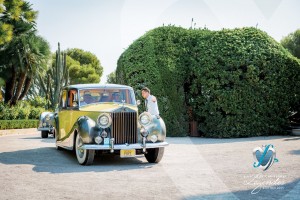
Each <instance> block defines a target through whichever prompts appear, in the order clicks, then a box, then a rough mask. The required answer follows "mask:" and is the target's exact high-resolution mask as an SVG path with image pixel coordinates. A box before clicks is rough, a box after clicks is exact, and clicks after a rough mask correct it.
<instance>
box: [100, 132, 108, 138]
mask: <svg viewBox="0 0 300 200" xmlns="http://www.w3.org/2000/svg"><path fill="white" fill-rule="evenodd" d="M101 136H102V137H103V138H106V137H107V132H106V131H105V130H104V131H103V132H102V133H101Z"/></svg>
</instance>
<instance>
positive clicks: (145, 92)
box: [142, 87, 159, 116]
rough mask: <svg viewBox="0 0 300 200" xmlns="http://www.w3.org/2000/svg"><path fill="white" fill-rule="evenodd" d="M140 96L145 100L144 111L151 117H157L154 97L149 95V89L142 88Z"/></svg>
mask: <svg viewBox="0 0 300 200" xmlns="http://www.w3.org/2000/svg"><path fill="white" fill-rule="evenodd" d="M142 96H143V98H144V99H145V105H146V111H147V112H149V113H150V114H151V115H157V116H159V111H158V105H157V100H156V97H155V96H153V95H151V94H150V89H149V88H147V87H144V88H143V89H142Z"/></svg>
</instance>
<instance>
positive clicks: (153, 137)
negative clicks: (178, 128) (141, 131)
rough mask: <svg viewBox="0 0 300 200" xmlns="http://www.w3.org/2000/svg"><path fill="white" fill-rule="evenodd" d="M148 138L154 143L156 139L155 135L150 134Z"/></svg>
mask: <svg viewBox="0 0 300 200" xmlns="http://www.w3.org/2000/svg"><path fill="white" fill-rule="evenodd" d="M150 140H151V142H153V143H155V142H156V141H157V136H156V135H151V137H150Z"/></svg>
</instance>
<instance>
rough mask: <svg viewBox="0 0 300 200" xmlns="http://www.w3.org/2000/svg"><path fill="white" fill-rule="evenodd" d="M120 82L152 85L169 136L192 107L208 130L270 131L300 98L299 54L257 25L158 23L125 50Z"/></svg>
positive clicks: (225, 133) (182, 128) (182, 130)
mask: <svg viewBox="0 0 300 200" xmlns="http://www.w3.org/2000/svg"><path fill="white" fill-rule="evenodd" d="M116 81H117V82H118V83H121V84H127V85H130V86H132V87H133V88H134V89H135V90H139V89H141V88H142V87H143V86H147V87H149V88H150V89H151V93H152V94H154V95H155V96H157V98H158V105H159V110H160V112H161V116H162V118H163V119H164V120H165V122H166V126H167V132H168V135H169V136H183V135H186V133H187V132H188V128H187V123H188V120H189V119H188V117H187V108H188V107H189V108H192V111H193V112H192V115H191V116H192V117H191V118H192V119H190V120H196V121H197V122H198V123H199V130H200V131H202V132H204V134H205V135H206V136H210V137H245V136H257V135H262V134H268V135H273V134H277V133H280V131H281V126H282V125H284V123H286V122H287V118H288V115H289V112H290V111H293V110H294V108H296V107H297V106H299V104H300V96H299V88H300V63H299V61H298V60H297V59H296V58H295V57H293V56H291V54H289V53H288V52H287V51H286V50H285V49H284V48H283V47H282V46H281V45H280V44H279V43H277V42H276V41H275V40H274V39H272V38H271V37H269V36H268V35H267V34H266V33H264V32H262V31H260V30H259V29H256V28H241V29H234V30H226V29H224V30H222V31H209V30H207V29H204V30H186V29H183V28H178V27H173V26H169V27H160V28H156V29H154V30H151V31H149V32H147V33H146V34H145V35H144V36H142V37H140V38H139V39H138V40H136V41H135V42H134V43H133V44H131V45H130V46H129V48H128V49H127V50H126V51H124V52H123V54H122V55H121V56H120V58H119V60H118V66H117V70H116ZM140 109H141V110H142V109H143V108H142V107H141V108H140Z"/></svg>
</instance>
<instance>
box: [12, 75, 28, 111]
mask: <svg viewBox="0 0 300 200" xmlns="http://www.w3.org/2000/svg"><path fill="white" fill-rule="evenodd" d="M25 79H26V73H25V72H21V75H20V77H19V80H18V84H17V88H16V91H15V94H14V95H13V98H12V100H11V105H16V104H17V101H18V99H19V97H20V94H21V92H22V88H23V85H24V82H25Z"/></svg>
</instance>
